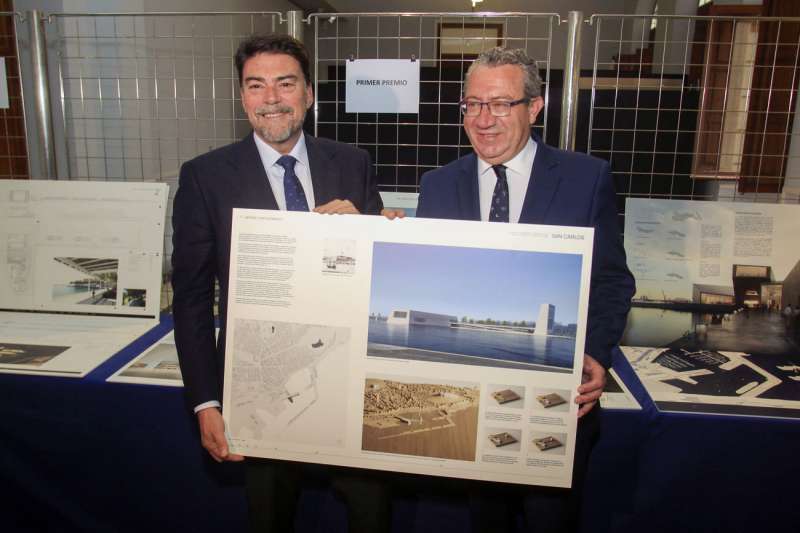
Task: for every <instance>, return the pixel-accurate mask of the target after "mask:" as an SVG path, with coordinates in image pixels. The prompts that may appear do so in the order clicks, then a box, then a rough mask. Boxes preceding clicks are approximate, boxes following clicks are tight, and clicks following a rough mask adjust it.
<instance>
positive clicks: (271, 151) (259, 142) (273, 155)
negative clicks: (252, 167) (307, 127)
mask: <svg viewBox="0 0 800 533" xmlns="http://www.w3.org/2000/svg"><path fill="white" fill-rule="evenodd" d="M253 138H254V139H255V140H256V148H258V155H260V156H261V163H263V165H264V169H265V170H266V169H269V168H271V167H272V165H274V164H275V163H276V162H277V161H278V159H279V158H280V157H281V155H283V154H281V153H280V152H278V151H277V150H276V149H275V148H273V147H272V146H270V145H268V144H267V143H265V142H264V140H263V139H262V138H261V137H259V136H258V134H257V133H256V132H255V131H254V132H253ZM288 155H290V156H292V157H294V158H295V159H297V161H298V162H299V163H300V164H302V165H303V166H305V167H306V168H308V151H307V150H306V135H305V133H302V134H301V135H300V137H299V138H298V139H297V142H296V143H295V144H294V147H292V150H291V151H290V152H289V154H288Z"/></svg>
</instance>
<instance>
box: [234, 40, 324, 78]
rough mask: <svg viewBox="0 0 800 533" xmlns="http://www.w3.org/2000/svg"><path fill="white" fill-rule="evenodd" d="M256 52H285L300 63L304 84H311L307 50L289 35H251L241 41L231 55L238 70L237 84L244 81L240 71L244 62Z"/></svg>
mask: <svg viewBox="0 0 800 533" xmlns="http://www.w3.org/2000/svg"><path fill="white" fill-rule="evenodd" d="M258 54H286V55H287V56H291V57H293V58H295V59H296V60H297V62H298V63H300V69H301V70H302V71H303V77H304V78H305V79H306V85H311V71H310V67H309V61H308V52H307V51H306V47H305V46H303V43H301V42H300V41H298V40H297V39H295V38H294V37H292V36H290V35H253V36H251V37H249V38H247V39H246V40H244V41H242V43H241V44H240V45H239V48H238V49H237V50H236V55H234V56H233V58H234V61H235V62H236V70H238V71H239V85H240V86H241V85H242V82H243V81H244V80H243V79H242V71H243V70H244V64H245V62H246V61H247V60H248V59H250V58H251V57H253V56H256V55H258Z"/></svg>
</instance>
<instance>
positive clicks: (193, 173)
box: [172, 133, 383, 407]
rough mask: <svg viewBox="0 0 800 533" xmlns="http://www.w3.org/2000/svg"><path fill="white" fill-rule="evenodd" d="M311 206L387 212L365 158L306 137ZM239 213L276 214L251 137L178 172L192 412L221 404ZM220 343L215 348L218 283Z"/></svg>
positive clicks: (175, 219) (182, 355)
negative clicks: (348, 205) (338, 204)
mask: <svg viewBox="0 0 800 533" xmlns="http://www.w3.org/2000/svg"><path fill="white" fill-rule="evenodd" d="M306 149H307V152H308V162H309V165H310V171H311V181H312V183H313V186H314V201H315V203H316V205H318V206H319V205H323V204H325V203H327V202H329V201H331V200H334V199H337V198H338V199H346V200H350V201H351V202H353V205H355V207H356V208H357V209H358V210H359V211H360V212H361V213H369V214H378V213H379V212H380V210H381V208H382V207H383V205H382V204H381V200H380V196H379V195H378V189H377V184H376V182H375V179H374V176H373V172H372V164H371V163H370V159H369V155H368V154H367V152H365V151H364V150H361V149H358V148H355V147H353V146H350V145H347V144H343V143H339V142H335V141H331V140H327V139H318V138H315V137H311V136H310V135H306ZM234 207H243V208H249V209H278V204H277V202H276V201H275V196H274V195H273V194H272V189H271V188H270V186H269V179H268V178H267V173H266V171H265V170H264V165H263V163H262V162H261V156H260V155H259V153H258V148H257V147H256V143H255V140H254V139H253V135H252V133H250V134H248V135H247V137H245V138H244V139H242V140H241V141H239V142H236V143H233V144H230V145H228V146H224V147H222V148H219V149H217V150H214V151H212V152H209V153H207V154H204V155H201V156H199V157H197V158H195V159H192V160H191V161H188V162H186V163H184V164H183V166H181V173H180V185H179V187H178V191H177V193H176V194H175V202H174V205H173V213H172V226H173V235H172V244H173V251H172V287H173V300H172V312H173V317H174V320H175V345H176V347H177V349H178V358H179V360H180V364H181V373H182V375H183V382H184V388H185V391H186V397H187V401H188V403H189V405H190V406H191V407H194V406H196V405H199V404H201V403H204V402H207V401H211V400H216V401H221V399H222V377H223V374H224V369H225V318H226V310H227V302H228V264H229V259H230V251H231V222H232V215H233V208H234ZM215 279H216V280H218V281H219V288H220V292H219V316H220V335H219V340H218V341H217V342H216V343H215V341H214V316H213V303H214V280H215Z"/></svg>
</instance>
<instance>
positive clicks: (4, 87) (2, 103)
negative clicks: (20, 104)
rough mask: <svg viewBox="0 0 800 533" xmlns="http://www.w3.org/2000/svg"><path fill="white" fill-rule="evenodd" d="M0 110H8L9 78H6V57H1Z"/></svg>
mask: <svg viewBox="0 0 800 533" xmlns="http://www.w3.org/2000/svg"><path fill="white" fill-rule="evenodd" d="M0 109H8V78H7V77H6V58H5V57H0Z"/></svg>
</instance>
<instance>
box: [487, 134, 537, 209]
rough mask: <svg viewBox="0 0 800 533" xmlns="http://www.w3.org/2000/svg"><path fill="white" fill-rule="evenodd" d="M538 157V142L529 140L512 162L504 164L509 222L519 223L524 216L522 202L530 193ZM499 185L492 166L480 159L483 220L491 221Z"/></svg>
mask: <svg viewBox="0 0 800 533" xmlns="http://www.w3.org/2000/svg"><path fill="white" fill-rule="evenodd" d="M535 157H536V142H534V140H533V139H532V138H528V142H527V143H526V144H525V146H524V147H523V148H522V150H520V152H519V153H518V154H517V155H515V156H514V157H513V158H512V159H511V160H510V161H506V162H505V163H503V165H505V167H506V181H508V221H509V222H519V217H520V215H521V214H522V202H524V201H525V193H526V192H528V182H529V181H530V178H531V175H532V174H533V159H534V158H535ZM495 185H497V175H496V174H495V173H494V170H493V169H492V165H490V164H489V163H487V162H486V161H484V160H483V159H481V158H480V157H479V158H478V201H479V203H480V206H481V220H484V221H486V220H489V212H490V211H491V209H492V195H493V194H494V187H495Z"/></svg>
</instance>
